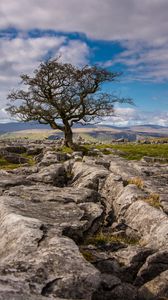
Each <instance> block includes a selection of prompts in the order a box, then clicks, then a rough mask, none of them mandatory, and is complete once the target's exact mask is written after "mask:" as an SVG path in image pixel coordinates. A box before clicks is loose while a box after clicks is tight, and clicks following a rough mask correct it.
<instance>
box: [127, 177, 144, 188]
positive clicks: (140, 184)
mask: <svg viewBox="0 0 168 300" xmlns="http://www.w3.org/2000/svg"><path fill="white" fill-rule="evenodd" d="M127 183H128V184H135V185H136V186H137V187H138V188H139V189H143V187H144V182H143V180H142V179H141V178H140V177H134V178H130V179H128V180H127Z"/></svg>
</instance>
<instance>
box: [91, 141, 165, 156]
mask: <svg viewBox="0 0 168 300" xmlns="http://www.w3.org/2000/svg"><path fill="white" fill-rule="evenodd" d="M95 148H97V149H100V150H103V149H105V148H111V149H112V150H114V151H115V150H120V151H121V154H120V153H119V155H120V156H122V157H124V158H126V159H129V160H140V159H141V158H142V157H144V156H150V157H160V158H166V159H168V144H134V143H128V144H121V145H120V144H102V145H97V146H95Z"/></svg>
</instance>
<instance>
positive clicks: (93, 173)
mask: <svg viewBox="0 0 168 300" xmlns="http://www.w3.org/2000/svg"><path fill="white" fill-rule="evenodd" d="M72 174H73V178H72V182H71V185H72V186H74V187H86V188H90V189H94V190H99V189H100V188H101V187H102V183H104V180H105V178H106V177H107V175H108V174H109V171H108V170H107V169H106V168H104V167H103V166H96V165H95V166H94V165H89V164H85V163H83V162H75V163H74V165H73V167H72Z"/></svg>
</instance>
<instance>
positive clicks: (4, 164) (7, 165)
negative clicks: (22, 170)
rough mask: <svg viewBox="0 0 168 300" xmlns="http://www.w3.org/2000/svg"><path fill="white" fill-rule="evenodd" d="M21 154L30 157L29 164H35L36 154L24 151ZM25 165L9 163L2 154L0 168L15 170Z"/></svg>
mask: <svg viewBox="0 0 168 300" xmlns="http://www.w3.org/2000/svg"><path fill="white" fill-rule="evenodd" d="M20 156H21V157H25V158H27V159H28V164H29V166H34V165H35V160H34V156H32V155H27V154H26V153H23V154H21V155H20ZM23 165H24V164H14V163H9V162H8V161H7V160H6V159H5V158H4V157H3V156H0V170H13V169H17V168H19V167H22V166H23Z"/></svg>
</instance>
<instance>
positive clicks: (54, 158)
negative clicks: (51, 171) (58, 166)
mask: <svg viewBox="0 0 168 300" xmlns="http://www.w3.org/2000/svg"><path fill="white" fill-rule="evenodd" d="M68 158H69V155H68V154H66V153H59V152H55V151H47V152H45V154H44V155H43V157H42V158H41V161H40V162H39V166H49V165H52V164H55V163H58V162H63V161H66V160H67V159H68Z"/></svg>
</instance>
